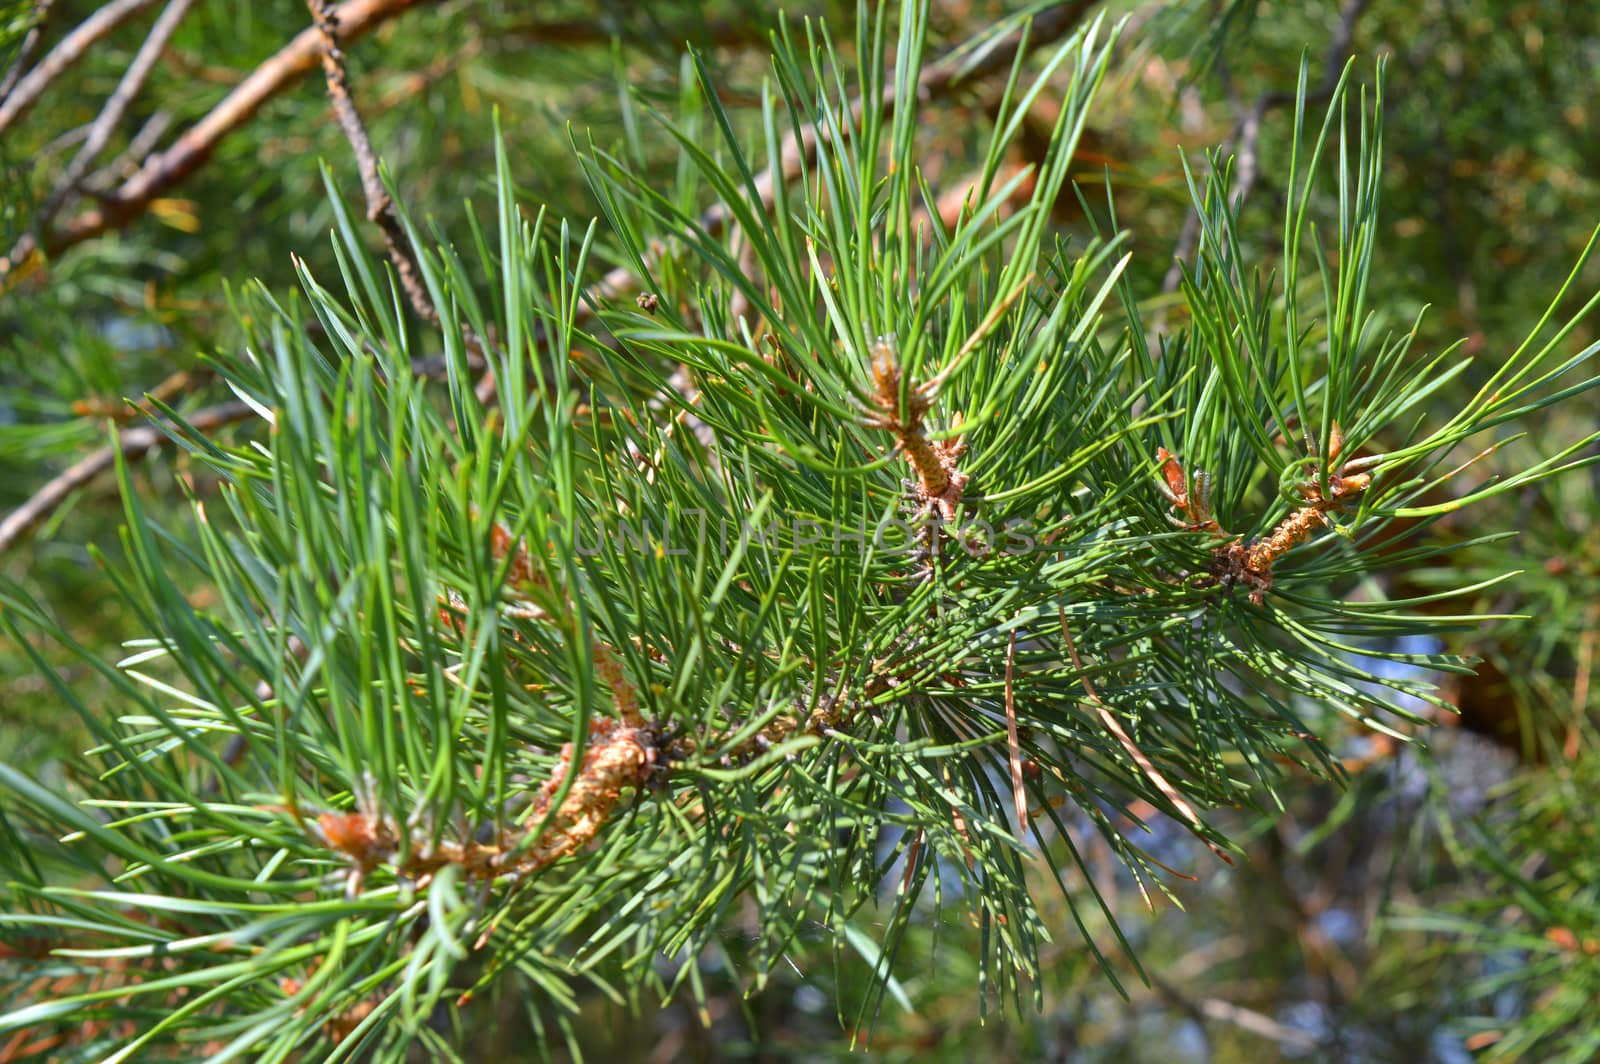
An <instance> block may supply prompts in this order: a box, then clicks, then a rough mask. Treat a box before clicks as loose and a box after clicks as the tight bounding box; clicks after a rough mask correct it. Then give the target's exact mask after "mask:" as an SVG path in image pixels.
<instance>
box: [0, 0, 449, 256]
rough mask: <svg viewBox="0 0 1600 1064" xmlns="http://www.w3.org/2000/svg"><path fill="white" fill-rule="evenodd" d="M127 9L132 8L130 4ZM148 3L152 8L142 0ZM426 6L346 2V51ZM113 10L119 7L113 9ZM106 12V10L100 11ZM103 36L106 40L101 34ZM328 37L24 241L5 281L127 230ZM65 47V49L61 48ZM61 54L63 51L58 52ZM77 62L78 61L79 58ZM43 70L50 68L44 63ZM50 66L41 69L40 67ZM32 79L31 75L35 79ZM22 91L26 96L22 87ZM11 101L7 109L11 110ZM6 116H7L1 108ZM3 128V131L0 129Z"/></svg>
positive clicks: (298, 50)
mask: <svg viewBox="0 0 1600 1064" xmlns="http://www.w3.org/2000/svg"><path fill="white" fill-rule="evenodd" d="M124 2H127V0H124ZM144 2H146V3H149V2H151V0H144ZM424 2H425V0H347V2H346V3H344V4H341V5H339V7H337V8H335V9H334V14H335V15H336V16H337V17H338V20H339V39H340V40H341V41H342V42H343V43H346V44H348V43H350V42H351V41H353V40H355V39H357V38H358V37H362V36H364V35H366V34H367V33H370V32H371V31H372V30H374V29H375V28H377V27H378V26H380V25H382V24H383V23H384V22H387V21H388V20H389V19H391V18H393V17H395V16H396V15H398V14H400V13H402V12H404V11H407V10H409V9H410V8H413V7H416V6H417V5H418V4H421V3H424ZM113 6H114V5H113ZM101 10H102V11H105V10H107V9H106V8H102V9H101ZM102 35H103V34H102ZM321 40H322V35H321V33H320V31H318V30H317V28H316V27H315V26H312V27H308V28H306V29H305V30H302V31H301V32H300V33H299V34H297V35H296V36H295V38H294V39H293V40H292V41H290V42H289V43H288V44H286V45H284V47H283V48H281V49H279V51H278V52H277V54H276V55H274V56H272V58H270V59H268V60H267V61H266V62H264V63H262V64H261V65H260V66H258V67H256V69H255V70H254V71H252V72H251V74H250V76H249V77H247V78H245V79H244V80H243V81H241V82H240V83H239V85H238V87H237V88H235V89H234V90H233V91H232V92H230V93H228V95H227V96H225V97H224V98H223V99H222V101H221V102H220V103H218V104H217V105H216V106H215V107H213V108H212V109H211V110H210V111H209V112H208V113H207V114H206V115H205V116H204V117H203V118H201V119H200V120H199V121H198V122H196V123H195V124H194V125H192V126H190V127H189V128H188V129H187V130H185V131H184V132H183V135H182V136H180V137H179V138H178V139H177V141H176V142H174V143H173V145H172V146H171V147H169V148H168V149H167V150H166V151H164V152H161V153H159V154H157V155H155V156H152V157H151V158H150V159H149V160H148V161H147V162H146V163H145V164H144V165H143V166H142V167H140V168H139V172H138V173H136V174H134V175H133V176H132V177H130V178H128V179H127V180H126V181H124V182H123V183H122V184H121V185H119V186H117V188H116V189H114V190H113V191H111V192H109V193H107V195H106V196H105V198H104V200H103V201H102V202H101V203H100V205H99V206H97V207H92V208H86V209H85V210H83V211H82V212H80V213H79V214H77V215H76V216H74V217H73V218H72V219H71V220H70V221H68V222H67V223H66V224H65V225H63V226H61V227H60V228H59V229H57V230H55V231H53V232H51V233H49V234H47V235H46V236H45V238H44V240H43V241H42V242H41V241H39V240H37V239H35V238H34V237H33V236H31V235H30V236H26V237H24V238H22V239H21V240H19V241H18V242H17V244H16V246H14V247H13V248H12V249H11V252H10V254H9V255H7V256H5V257H4V258H0V279H3V278H4V276H5V274H7V273H8V272H9V271H11V270H13V269H15V268H16V267H17V266H18V265H19V264H20V263H22V262H23V261H25V260H26V259H28V257H29V256H31V255H32V254H33V253H34V252H35V251H39V250H43V251H44V252H45V253H46V254H48V255H59V254H60V253H61V252H63V251H65V250H66V249H67V248H70V247H74V246H76V245H78V244H81V243H83V242H84V241H85V240H89V239H91V238H93V237H97V236H99V235H100V234H101V233H104V232H107V231H109V230H112V229H117V228H120V227H121V226H123V225H126V224H127V223H128V222H129V221H131V220H132V219H134V218H136V217H138V216H139V215H140V214H142V213H143V212H144V211H145V210H146V209H147V208H148V207H149V206H150V203H151V201H153V200H155V199H157V198H158V197H160V196H161V195H162V194H163V193H165V192H166V191H167V190H168V189H170V188H171V187H172V186H173V185H176V184H178V183H179V182H181V181H183V180H184V179H185V178H186V177H188V176H189V175H190V174H192V173H193V172H194V171H195V170H197V169H199V168H200V166H201V165H203V164H204V163H205V162H206V160H208V159H210V158H211V154H212V152H214V151H215V150H216V147H217V145H218V144H220V143H221V142H222V141H223V140H224V139H225V138H226V137H227V136H228V135H229V134H231V133H233V132H234V131H235V130H236V129H238V128H239V127H240V126H242V125H244V124H245V123H246V122H248V121H249V120H250V119H251V117H253V116H254V115H255V113H256V112H257V111H258V110H260V109H261V106H262V105H263V104H265V103H266V102H267V101H268V100H270V99H272V98H273V97H274V96H277V95H278V94H279V93H281V92H283V91H284V90H285V89H287V88H288V87H289V86H291V85H293V84H294V83H295V82H296V81H297V80H299V79H300V78H301V77H303V76H304V75H305V74H306V73H308V72H309V71H310V70H311V69H312V68H313V67H314V66H315V65H316V63H317V60H318V57H319V56H320V54H321V51H322V43H321ZM63 44H65V42H63ZM58 50H59V48H58ZM52 55H54V53H52ZM74 58H76V57H74ZM45 62H49V60H48V59H46V61H45ZM43 65H44V64H43V63H41V64H40V66H41V67H42V66H43ZM31 76H32V75H30V77H31ZM18 91H19V93H20V91H21V86H20V85H19V87H18ZM10 103H11V101H7V103H6V105H4V106H7V107H9V106H10ZM0 113H3V108H0ZM0 128H3V127H0Z"/></svg>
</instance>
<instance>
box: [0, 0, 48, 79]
mask: <svg viewBox="0 0 1600 1064" xmlns="http://www.w3.org/2000/svg"><path fill="white" fill-rule="evenodd" d="M55 2H56V0H38V3H36V4H34V7H33V25H32V26H31V27H29V28H28V34H27V36H25V37H23V38H22V43H21V44H20V45H18V46H17V55H16V58H14V59H12V60H11V68H10V69H9V70H7V71H6V76H5V77H4V78H3V79H0V103H4V102H5V100H6V97H8V96H10V95H11V90H12V89H14V88H16V87H17V79H18V78H20V77H22V72H23V71H24V70H26V69H27V68H28V64H29V63H31V62H33V53H34V51H35V50H37V49H38V47H39V42H40V41H42V40H44V28H45V24H46V23H47V22H49V20H50V9H51V8H52V7H54V6H55Z"/></svg>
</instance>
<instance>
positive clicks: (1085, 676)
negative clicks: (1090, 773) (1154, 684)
mask: <svg viewBox="0 0 1600 1064" xmlns="http://www.w3.org/2000/svg"><path fill="white" fill-rule="evenodd" d="M1060 617H1061V638H1062V641H1063V642H1065V643H1066V645H1067V654H1068V656H1069V657H1071V659H1072V667H1073V668H1074V669H1076V670H1077V672H1078V682H1079V683H1080V684H1082V685H1083V689H1084V691H1086V692H1087V693H1088V695H1089V701H1090V702H1091V703H1093V704H1094V708H1095V712H1096V713H1097V714H1098V715H1099V717H1100V723H1102V724H1104V725H1105V727H1106V730H1107V731H1109V732H1110V733H1111V734H1112V735H1113V736H1115V737H1116V740H1117V742H1118V744H1120V745H1121V747H1122V749H1123V750H1124V751H1126V752H1127V754H1128V756H1129V757H1131V758H1133V763H1134V764H1136V765H1138V766H1139V770H1140V771H1141V772H1143V773H1144V774H1145V778H1147V779H1148V780H1149V781H1150V782H1151V783H1153V784H1155V785H1156V789H1157V790H1159V791H1160V792H1161V793H1162V794H1164V795H1166V798H1167V801H1168V802H1170V803H1171V804H1172V807H1173V808H1174V809H1176V810H1177V811H1178V813H1179V814H1180V815H1182V817H1183V819H1185V820H1187V821H1188V822H1189V827H1190V828H1191V829H1192V830H1193V831H1194V834H1195V837H1196V838H1198V839H1199V840H1200V841H1201V842H1203V843H1205V844H1206V846H1207V847H1208V848H1209V849H1210V850H1211V852H1212V853H1214V854H1216V855H1217V856H1218V857H1220V858H1222V859H1223V860H1224V861H1226V862H1227V863H1228V864H1233V858H1232V857H1229V856H1228V854H1227V853H1226V852H1225V851H1224V850H1223V849H1222V847H1220V846H1218V845H1217V844H1216V843H1214V842H1212V841H1211V840H1210V839H1208V838H1206V837H1205V822H1204V821H1202V820H1201V819H1200V815H1199V814H1198V813H1196V812H1195V811H1194V806H1192V805H1190V804H1189V802H1188V800H1187V799H1186V798H1184V796H1183V795H1182V794H1180V793H1178V789H1177V788H1176V787H1174V786H1173V785H1172V784H1171V783H1169V782H1167V777H1166V776H1164V775H1162V774H1161V771H1160V770H1159V769H1157V768H1156V766H1155V764H1154V763H1153V762H1152V761H1151V760H1150V759H1149V758H1148V757H1146V756H1145V753H1144V751H1143V750H1140V749H1139V747H1138V745H1137V744H1135V743H1134V741H1133V739H1132V737H1131V736H1129V735H1128V733H1127V731H1125V730H1124V729H1123V727H1122V722H1121V721H1119V720H1117V718H1116V714H1114V713H1112V712H1111V707H1110V706H1108V705H1106V703H1105V701H1104V700H1103V699H1101V697H1100V692H1099V691H1096V690H1095V688H1094V684H1093V683H1091V682H1090V680H1089V673H1088V670H1086V669H1085V668H1084V667H1083V660H1082V659H1081V658H1079V657H1078V645H1077V643H1075V642H1074V641H1073V639H1072V629H1070V628H1068V627H1067V611H1066V610H1065V609H1061V610H1060Z"/></svg>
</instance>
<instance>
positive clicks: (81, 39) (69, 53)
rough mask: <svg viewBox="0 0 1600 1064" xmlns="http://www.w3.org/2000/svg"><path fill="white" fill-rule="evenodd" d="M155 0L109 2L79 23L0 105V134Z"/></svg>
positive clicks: (18, 83) (115, 0)
mask: <svg viewBox="0 0 1600 1064" xmlns="http://www.w3.org/2000/svg"><path fill="white" fill-rule="evenodd" d="M155 2H156V0H111V3H109V4H107V5H106V6H104V7H102V8H100V9H99V10H98V11H96V12H95V13H94V14H92V15H90V16H89V17H88V18H86V19H84V20H83V22H81V23H79V25H78V28H77V29H75V30H73V31H72V32H71V33H69V34H67V35H66V36H65V37H63V38H62V39H61V43H60V44H58V45H56V46H55V47H54V48H52V49H50V54H49V55H47V56H45V57H44V58H43V59H42V60H40V61H39V65H38V66H36V67H34V68H33V69H32V70H30V71H28V73H27V75H26V76H25V77H23V78H22V80H21V81H18V82H17V85H16V88H14V89H13V90H12V91H11V93H10V95H8V96H6V97H5V99H4V101H3V102H0V132H4V131H5V130H6V129H7V128H8V127H9V126H10V125H11V124H12V123H13V122H15V121H16V120H17V119H19V118H21V117H22V116H23V114H25V113H26V112H27V110H28V108H30V107H32V106H33V105H34V103H35V102H36V101H37V100H38V99H39V96H40V95H41V94H42V93H43V92H44V90H45V89H47V88H49V87H50V83H51V82H52V81H54V80H55V79H56V78H58V77H60V76H61V75H62V74H63V73H65V72H66V71H67V70H68V69H69V68H70V67H71V66H72V65H73V64H74V63H76V62H77V61H78V60H79V59H82V58H83V54H84V53H85V52H87V51H88V50H89V49H90V47H92V46H93V45H94V43H95V42H96V41H98V40H100V39H101V38H103V37H105V36H106V35H107V34H109V33H110V32H111V31H112V30H114V29H116V28H117V27H118V26H120V25H122V24H123V23H124V22H126V21H128V19H130V18H132V17H133V16H134V15H137V14H138V13H139V12H140V11H143V10H144V9H145V8H147V7H149V6H150V5H152V4H154V3H155Z"/></svg>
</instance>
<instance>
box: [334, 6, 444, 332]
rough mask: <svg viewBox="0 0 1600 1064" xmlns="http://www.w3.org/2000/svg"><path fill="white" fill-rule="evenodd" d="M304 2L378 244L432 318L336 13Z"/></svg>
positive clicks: (423, 313)
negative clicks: (359, 100)
mask: <svg viewBox="0 0 1600 1064" xmlns="http://www.w3.org/2000/svg"><path fill="white" fill-rule="evenodd" d="M306 7H307V8H308V9H309V10H310V11H311V17H312V19H313V20H315V22H316V26H317V32H318V35H319V43H320V45H321V48H322V71H323V74H324V75H325V76H326V78H327V81H328V97H329V99H331V100H332V101H333V112H334V114H335V115H336V116H337V117H338V119H339V126H340V128H342V129H343V130H344V135H345V139H346V140H348V141H349V142H350V149H351V151H353V152H354V153H355V157H356V167H357V169H359V170H360V171H361V189H362V192H364V193H365V194H366V198H367V219H368V220H369V221H371V222H373V223H375V224H376V225H377V226H378V229H379V230H380V231H382V233H383V242H384V245H385V246H386V247H387V248H388V251H389V261H390V262H392V263H393V264H394V269H395V274H396V275H397V276H398V277H399V279H400V287H401V288H402V289H403V290H404V291H405V294H406V299H407V300H408V301H409V302H410V303H411V309H412V310H414V311H416V312H417V316H418V317H420V318H422V319H423V320H424V321H427V322H431V323H437V322H438V320H439V312H438V310H437V309H436V308H435V307H434V305H433V300H432V299H431V298H429V296H428V289H427V287H426V286H425V285H424V284H423V281H422V274H421V271H420V270H418V269H417V258H416V252H415V250H414V249H413V248H412V247H411V240H410V238H408V237H407V236H406V233H405V230H404V229H402V228H401V226H400V220H399V218H397V217H396V216H395V211H394V201H393V200H392V199H391V198H390V197H389V191H388V189H386V188H384V187H383V177H382V176H381V175H380V174H379V173H378V156H377V154H376V153H375V152H374V151H373V150H372V140H371V138H370V137H368V136H367V127H366V124H365V123H364V122H362V121H361V112H359V111H357V110H356V104H355V101H354V100H352V99H351V98H350V75H349V73H348V72H347V71H346V69H345V65H344V52H343V51H342V50H341V49H340V48H339V16H338V15H337V14H336V13H335V12H334V10H333V8H332V7H331V6H330V5H329V3H328V0H306Z"/></svg>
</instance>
